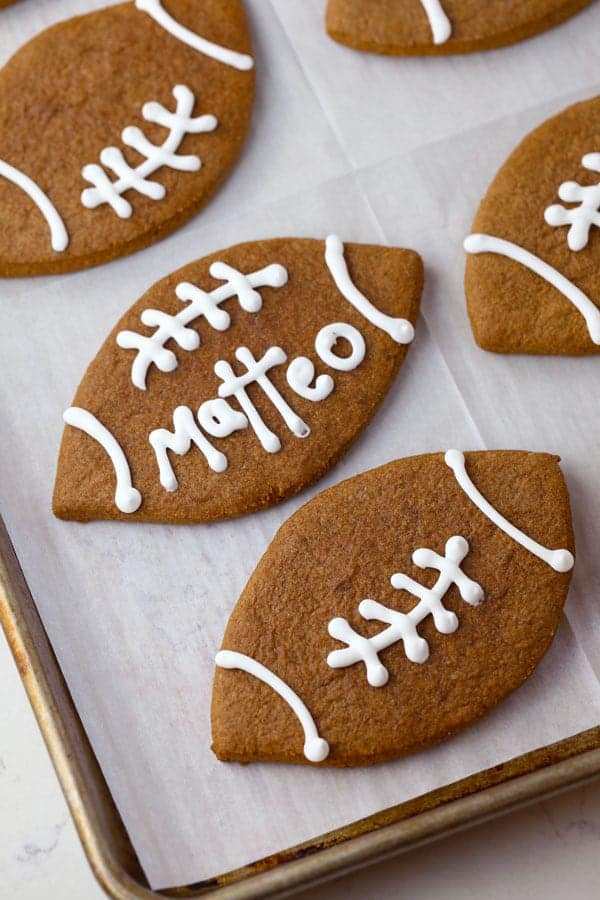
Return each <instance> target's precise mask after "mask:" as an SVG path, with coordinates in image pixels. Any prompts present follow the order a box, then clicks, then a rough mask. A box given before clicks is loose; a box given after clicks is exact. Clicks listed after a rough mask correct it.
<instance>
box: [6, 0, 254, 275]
mask: <svg viewBox="0 0 600 900" xmlns="http://www.w3.org/2000/svg"><path fill="white" fill-rule="evenodd" d="M0 98H1V99H0V276H19V275H39V274H48V273H55V272H68V271H71V270H74V269H81V268H84V267H86V266H91V265H96V264H97V263H102V262H106V261H108V260H110V259H114V258H115V257H118V256H123V255H125V254H127V253H131V252H133V251H134V250H138V249H140V248H141V247H145V246H147V245H148V244H152V243H154V242H155V241H158V240H159V239H160V238H162V237H164V236H165V235H166V234H168V233H169V232H171V231H173V230H174V229H175V228H177V227H178V226H179V225H181V224H182V223H183V222H185V221H186V220H187V219H189V218H190V217H191V216H193V215H194V214H195V213H196V212H197V211H198V210H199V209H200V208H201V207H202V206H203V205H204V204H205V203H206V202H207V200H208V199H209V197H210V196H211V195H212V194H213V193H214V191H215V190H216V189H217V188H218V187H219V185H220V184H221V183H222V182H223V180H224V179H225V177H226V176H227V174H228V173H229V171H230V169H231V168H232V166H233V164H234V163H235V161H236V160H237V158H238V156H239V154H240V152H241V149H242V146H243V144H244V140H245V137H246V133H247V130H248V126H249V123H250V116H251V111H252V105H253V99H254V60H253V57H252V55H251V47H250V37H249V34H248V29H247V24H246V19H245V14H244V8H243V6H242V3H241V0H130V2H127V3H120V4H118V5H116V6H111V7H108V8H105V9H100V10H98V11H96V12H91V13H87V14H86V15H83V16H77V17H76V18H72V19H68V20H66V21H63V22H59V23H58V24H56V25H54V26H52V27H51V28H48V29H47V30H46V31H43V32H41V33H40V34H39V35H37V37H35V38H34V39H33V40H31V41H29V42H28V43H27V44H25V45H24V46H23V47H21V48H20V49H19V50H18V51H17V52H16V53H15V54H14V56H13V57H12V58H11V59H10V60H9V61H8V62H7V63H6V65H5V66H4V67H3V68H2V69H1V70H0Z"/></svg>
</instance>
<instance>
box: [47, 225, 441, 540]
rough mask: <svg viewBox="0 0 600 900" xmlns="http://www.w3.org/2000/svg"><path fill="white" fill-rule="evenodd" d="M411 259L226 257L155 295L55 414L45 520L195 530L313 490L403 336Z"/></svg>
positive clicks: (360, 418) (345, 443) (288, 254)
mask: <svg viewBox="0 0 600 900" xmlns="http://www.w3.org/2000/svg"><path fill="white" fill-rule="evenodd" d="M422 286H423V270H422V263H421V260H420V257H419V256H418V255H417V254H416V253H414V252H413V251H411V250H399V249H395V248H387V247H377V246H367V245H360V244H348V245H346V246H344V245H343V244H342V242H341V241H340V240H339V238H337V237H334V236H330V237H329V238H327V241H317V240H304V239H281V240H269V241H256V242H255V243H248V244H240V245H238V246H236V247H232V248H230V249H229V250H225V251H223V252H221V253H218V254H214V255H212V256H209V257H207V258H205V259H202V260H200V261H198V262H194V263H191V264H190V265H188V266H185V267H184V268H183V269H180V270H179V271H178V272H175V273H173V274H172V275H169V276H168V277H167V278H164V279H163V280H162V281H159V282H158V283H157V284H155V285H154V286H153V287H151V288H150V290H149V291H148V292H147V293H146V294H144V296H143V297H142V298H141V299H140V300H138V301H137V303H135V304H134V306H133V307H132V308H131V309H130V310H129V312H128V313H126V315H125V316H124V317H123V319H121V321H120V322H119V323H118V325H117V326H116V327H115V329H114V330H113V332H112V333H111V334H110V336H109V337H108V339H107V341H106V342H105V344H104V346H103V347H102V349H101V350H100V352H99V354H98V356H97V357H96V359H95V360H94V361H93V362H92V364H91V365H90V367H89V369H88V371H87V373H86V375H85V377H84V379H83V381H82V383H81V385H80V387H79V389H78V391H77V394H76V396H75V400H74V401H73V407H71V408H70V409H68V410H67V412H66V413H65V422H66V423H67V427H66V428H65V433H64V437H63V442H62V447H61V451H60V458H59V464H58V473H57V478H56V487H55V491H54V512H55V514H56V515H57V516H59V517H61V518H67V519H78V520H80V521H85V520H88V519H133V520H136V519H137V520H144V521H150V522H181V523H190V522H210V521H213V520H216V519H223V518H229V517H232V516H238V515H241V514H242V513H246V512H250V511H251V510H254V509H258V508H260V507H265V506H270V505H272V504H274V503H277V502H278V501H280V500H283V499H284V498H285V497H288V496H289V495H291V494H294V493H296V492H297V491H300V490H302V488H304V487H305V486H307V485H309V484H311V483H312V482H314V481H316V480H317V479H318V478H320V477H321V476H322V475H323V474H324V473H325V472H326V471H327V470H328V469H329V468H330V467H331V466H332V465H333V464H334V463H335V462H337V460H338V459H339V458H340V457H341V456H342V454H343V453H345V451H346V450H347V449H348V448H349V447H350V445H351V444H352V443H353V441H355V440H356V438H357V437H358V435H359V434H360V432H361V431H362V429H363V428H364V427H365V425H366V424H367V423H368V422H369V420H370V419H371V417H372V416H373V414H374V412H375V410H376V409H377V406H378V405H379V403H380V401H381V400H382V399H383V397H384V396H385V394H386V392H387V390H388V388H389V387H390V385H391V384H392V382H393V380H394V378H395V376H396V373H397V372H398V369H399V367H400V365H401V363H402V361H403V360H404V357H405V355H406V352H407V348H408V345H409V344H410V343H411V341H412V339H413V336H414V327H413V326H414V323H415V320H416V317H417V313H418V308H419V299H420V295H421V290H422Z"/></svg>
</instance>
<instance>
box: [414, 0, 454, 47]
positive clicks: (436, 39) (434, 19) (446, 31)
mask: <svg viewBox="0 0 600 900" xmlns="http://www.w3.org/2000/svg"><path fill="white" fill-rule="evenodd" d="M421 5H422V6H423V9H424V10H425V12H426V14H427V18H428V19H429V25H430V26H431V33H432V35H433V43H434V44H445V43H446V41H447V40H448V38H449V37H450V35H451V34H452V25H451V24H450V19H449V18H448V16H447V15H446V13H445V12H444V8H443V6H442V4H441V2H440V0H421Z"/></svg>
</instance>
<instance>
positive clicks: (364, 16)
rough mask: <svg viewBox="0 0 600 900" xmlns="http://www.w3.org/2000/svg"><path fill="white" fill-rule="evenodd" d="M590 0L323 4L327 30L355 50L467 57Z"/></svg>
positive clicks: (346, 0) (347, 0)
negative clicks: (459, 54) (325, 6)
mask: <svg viewBox="0 0 600 900" xmlns="http://www.w3.org/2000/svg"><path fill="white" fill-rule="evenodd" d="M591 2H592V0H484V2H482V0H329V5H328V7H327V31H328V32H329V34H330V36H331V37H332V38H333V39H334V40H336V41H339V43H341V44H347V45H348V46H349V47H354V48H355V49H357V50H368V51H371V52H373V53H386V54H389V55H397V56H432V55H434V54H435V55H440V54H448V53H470V52H472V51H475V50H489V49H491V48H493V47H502V46H504V45H505V44H513V43H514V42H515V41H520V40H523V39H524V38H528V37H531V36H532V35H534V34H538V33H539V32H541V31H545V30H546V29H548V28H552V27H553V26H554V25H558V24H559V23H560V22H563V21H564V20H565V19H568V18H569V17H570V16H572V15H574V14H575V13H577V12H579V10H581V9H583V8H584V6H588V5H589V4H590V3H591Z"/></svg>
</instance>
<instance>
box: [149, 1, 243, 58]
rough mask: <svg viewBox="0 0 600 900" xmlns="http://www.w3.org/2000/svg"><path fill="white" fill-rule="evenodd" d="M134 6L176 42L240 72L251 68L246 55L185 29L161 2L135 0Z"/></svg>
mask: <svg viewBox="0 0 600 900" xmlns="http://www.w3.org/2000/svg"><path fill="white" fill-rule="evenodd" d="M135 5H136V7H137V9H139V10H141V11H142V12H146V13H148V15H149V16H151V17H152V18H153V19H154V21H155V22H156V23H157V24H158V25H160V26H161V28H164V29H165V31H168V32H169V34H172V35H173V37H174V38H177V40H178V41H181V42H182V43H184V44H187V45H188V47H192V49H193V50H197V51H198V52H199V53H203V54H204V55H205V56H210V57H211V58H212V59H216V60H217V61H218V62H222V63H225V65H227V66H232V67H233V68H234V69H240V70H241V71H247V70H248V69H251V68H252V67H253V65H254V60H253V59H252V57H251V56H248V54H246V53H236V52H235V51H234V50H228V49H227V48H226V47H221V46H219V44H213V43H212V41H207V40H206V38H203V37H200V35H199V34H195V32H193V31H190V30H189V28H185V27H184V26H183V25H181V24H180V23H179V22H177V21H176V20H175V19H174V18H173V17H172V16H170V15H169V13H168V12H167V11H166V9H164V7H163V6H162V4H161V0H135Z"/></svg>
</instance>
